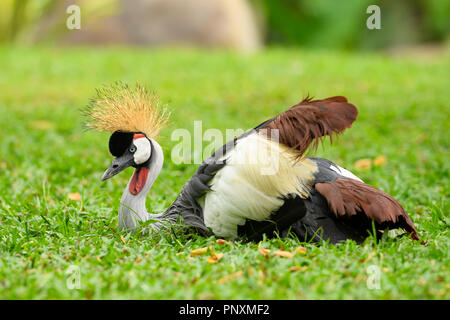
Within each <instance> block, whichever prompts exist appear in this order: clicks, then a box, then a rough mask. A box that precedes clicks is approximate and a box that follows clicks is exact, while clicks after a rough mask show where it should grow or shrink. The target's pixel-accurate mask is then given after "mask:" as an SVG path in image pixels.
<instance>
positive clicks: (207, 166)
mask: <svg viewBox="0 0 450 320" xmlns="http://www.w3.org/2000/svg"><path fill="white" fill-rule="evenodd" d="M97 93H98V94H97V97H96V98H94V99H92V100H91V103H90V104H89V105H88V107H87V108H86V112H85V114H86V115H87V116H88V117H89V118H90V120H88V122H87V126H88V127H90V128H94V129H97V130H101V131H108V132H113V133H112V135H111V137H110V139H109V150H110V152H111V154H112V155H113V156H114V157H115V159H114V160H113V161H112V164H111V166H110V167H109V168H108V169H107V170H106V172H105V173H104V175H103V177H102V180H106V179H109V178H111V177H113V176H114V175H116V174H118V173H119V172H120V171H122V170H124V169H125V168H127V167H129V166H132V167H134V168H135V171H134V174H133V176H132V177H131V179H130V181H129V182H128V185H127V187H126V188H125V190H124V192H123V195H122V199H121V203H120V208H119V227H120V229H121V230H123V229H127V230H131V231H134V230H135V229H136V227H137V226H138V225H139V224H140V223H142V222H145V221H147V220H155V222H153V223H151V224H149V226H151V228H152V229H153V230H159V229H162V228H166V227H170V225H173V224H177V223H178V224H181V225H183V226H186V227H188V229H192V230H194V231H195V232H198V233H200V234H203V235H211V234H214V235H216V236H218V237H223V238H227V239H239V238H244V239H247V240H259V239H261V238H262V235H263V234H266V236H267V237H272V236H274V235H276V234H278V235H281V236H288V235H289V234H291V235H296V236H297V237H298V238H299V239H300V240H305V241H314V242H316V241H317V242H319V241H322V240H325V241H326V240H329V241H330V242H331V243H340V242H343V241H345V240H346V239H352V240H354V241H356V242H357V243H361V242H363V241H364V239H365V238H367V236H368V235H369V232H371V231H372V230H373V227H375V229H376V233H377V235H380V234H381V232H382V231H383V230H385V229H396V228H401V229H403V230H405V231H406V232H408V233H409V234H410V235H411V237H412V239H414V240H418V239H419V237H418V235H417V232H416V230H415V227H414V224H413V222H412V221H411V219H410V217H409V216H408V214H407V213H406V212H405V211H404V209H403V208H402V206H401V205H400V204H399V203H398V202H397V201H396V200H395V199H394V198H393V197H391V196H389V195H388V194H386V193H384V192H382V191H380V190H378V189H375V188H373V187H371V186H370V185H367V184H365V183H364V182H363V181H361V179H359V178H358V177H357V176H355V175H354V174H352V173H351V172H349V171H348V170H346V169H344V168H341V167H340V166H338V165H336V164H334V163H333V162H331V161H329V160H326V159H320V158H312V157H306V156H304V154H305V152H306V151H307V149H308V148H309V147H313V148H314V147H317V145H318V142H319V140H320V139H321V138H323V137H324V136H329V137H330V139H331V137H332V135H333V134H338V133H341V132H342V131H344V130H345V129H346V128H350V127H351V125H352V123H353V122H354V121H355V120H356V117H357V114H358V111H357V109H356V107H355V106H354V105H352V104H351V103H349V102H348V101H347V99H346V98H344V97H341V96H337V97H331V98H327V99H323V100H312V99H310V98H307V99H304V100H303V101H301V102H300V103H298V104H296V105H294V106H292V107H291V108H289V109H288V110H286V111H284V112H283V113H281V114H279V115H277V116H275V117H274V118H272V119H269V120H267V121H265V122H263V123H261V124H260V125H258V126H257V127H255V128H254V129H252V130H249V131H248V132H246V133H244V134H242V135H241V136H239V137H237V138H235V139H233V140H232V141H229V142H228V143H227V144H225V145H224V146H223V147H222V148H219V149H218V150H216V152H214V153H213V154H212V155H211V156H210V157H209V158H207V159H206V160H205V161H204V162H203V163H202V164H201V165H200V166H199V168H198V169H197V171H196V172H195V173H194V175H193V176H192V177H191V178H190V179H189V180H188V181H187V183H186V184H185V185H184V187H183V188H182V190H181V192H180V194H179V195H178V196H177V198H176V199H175V201H174V202H173V203H172V205H171V206H170V207H169V208H168V209H167V210H166V211H165V212H164V213H161V214H149V213H148V212H147V210H146V206H145V201H146V196H147V193H148V191H149V189H150V188H151V186H152V185H153V183H154V182H155V180H156V178H157V177H158V175H159V173H160V171H161V169H162V166H163V151H162V148H161V146H160V145H159V144H158V142H157V141H156V139H157V138H156V137H157V135H158V132H159V131H160V130H161V129H162V127H163V126H164V124H165V122H166V120H167V118H168V116H167V113H166V112H165V110H164V109H161V108H160V107H159V106H158V101H157V99H156V98H154V96H153V95H149V94H148V93H147V91H146V90H145V89H144V88H142V87H140V86H137V87H136V88H135V89H131V88H129V87H128V86H126V85H118V86H113V87H111V88H109V89H108V88H105V89H103V90H99V91H97ZM255 154H258V157H256V161H255ZM258 159H263V160H264V161H260V160H258ZM262 162H265V163H266V164H267V163H271V164H273V163H275V162H276V166H275V167H274V168H275V170H272V172H264V170H263V169H264V168H263V167H264V166H265V165H266V164H265V165H263V163H262Z"/></svg>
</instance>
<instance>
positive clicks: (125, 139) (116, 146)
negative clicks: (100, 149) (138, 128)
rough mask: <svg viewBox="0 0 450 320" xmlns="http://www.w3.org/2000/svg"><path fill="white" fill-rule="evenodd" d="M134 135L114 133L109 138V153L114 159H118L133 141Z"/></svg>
mask: <svg viewBox="0 0 450 320" xmlns="http://www.w3.org/2000/svg"><path fill="white" fill-rule="evenodd" d="M133 136H134V133H132V132H121V131H116V132H114V133H113V134H112V135H111V137H110V138H109V152H111V154H112V155H113V156H114V157H120V156H121V155H123V154H124V152H125V150H126V149H127V148H128V147H129V146H130V144H131V142H132V141H133Z"/></svg>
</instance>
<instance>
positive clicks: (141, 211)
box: [119, 139, 164, 231]
mask: <svg viewBox="0 0 450 320" xmlns="http://www.w3.org/2000/svg"><path fill="white" fill-rule="evenodd" d="M151 143H152V153H151V156H150V160H149V161H148V164H146V166H145V167H146V168H147V169H148V170H149V172H148V175H147V177H146V181H145V184H144V187H143V188H142V189H141V190H139V192H138V193H137V194H134V192H133V193H132V192H130V184H132V181H133V179H134V178H135V177H134V175H133V177H131V179H130V181H129V182H128V184H127V187H126V188H125V190H124V191H123V194H122V199H121V201H120V207H119V229H120V230H124V229H126V230H131V231H134V230H135V229H136V227H137V226H138V225H139V224H140V223H142V222H145V221H147V220H149V219H160V215H150V214H149V213H148V212H147V209H146V206H145V199H146V198H147V193H148V191H149V190H150V188H151V186H152V185H153V183H154V182H155V180H156V178H157V177H158V175H159V173H160V172H161V169H162V165H163V162H164V155H163V152H162V149H161V146H160V145H159V144H158V143H157V142H156V141H154V140H153V139H151ZM135 170H139V169H135ZM141 170H142V169H141ZM137 173H138V172H137V171H136V172H135V174H137Z"/></svg>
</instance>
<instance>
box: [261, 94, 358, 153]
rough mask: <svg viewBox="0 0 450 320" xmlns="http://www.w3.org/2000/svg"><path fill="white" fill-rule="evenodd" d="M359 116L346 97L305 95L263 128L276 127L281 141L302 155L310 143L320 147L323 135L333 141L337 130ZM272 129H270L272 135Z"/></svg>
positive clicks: (269, 132)
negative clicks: (312, 97) (313, 96)
mask: <svg viewBox="0 0 450 320" xmlns="http://www.w3.org/2000/svg"><path fill="white" fill-rule="evenodd" d="M357 115H358V110H357V109H356V107H355V106H354V105H352V104H351V103H348V102H347V99H346V98H345V97H342V96H336V97H331V98H327V99H323V100H311V99H310V98H306V99H304V100H303V101H302V102H300V103H299V104H296V105H295V106H292V107H291V108H289V109H288V110H286V111H285V112H283V113H281V114H280V115H278V116H277V117H276V118H275V119H274V120H273V121H271V122H270V123H268V124H267V125H266V126H264V127H262V128H261V129H271V130H272V129H277V130H278V135H279V142H280V143H283V144H285V145H287V146H289V147H290V148H293V149H296V150H298V151H299V152H300V156H301V155H302V154H303V153H304V152H305V151H306V150H307V149H308V147H309V146H310V144H311V143H313V142H314V144H313V147H314V148H317V146H318V144H319V140H320V138H321V137H323V136H326V135H328V136H330V140H331V137H332V135H333V134H334V133H336V134H338V133H341V132H342V131H344V130H345V129H346V128H350V127H351V125H352V123H353V122H354V121H355V120H356V117H357ZM271 130H268V136H269V137H270V136H271Z"/></svg>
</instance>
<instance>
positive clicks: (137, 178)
mask: <svg viewBox="0 0 450 320" xmlns="http://www.w3.org/2000/svg"><path fill="white" fill-rule="evenodd" d="M149 172H150V169H149V168H147V167H140V168H137V169H136V170H134V174H133V177H132V178H131V182H130V187H129V190H130V192H131V194H134V195H137V194H138V193H139V192H141V191H142V189H143V188H144V186H145V183H146V182H147V177H148V173H149Z"/></svg>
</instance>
